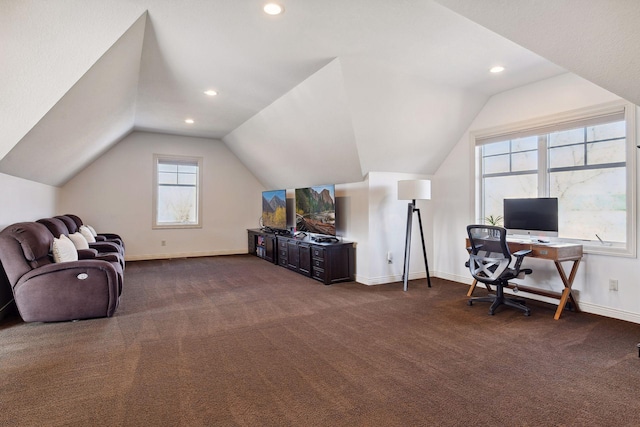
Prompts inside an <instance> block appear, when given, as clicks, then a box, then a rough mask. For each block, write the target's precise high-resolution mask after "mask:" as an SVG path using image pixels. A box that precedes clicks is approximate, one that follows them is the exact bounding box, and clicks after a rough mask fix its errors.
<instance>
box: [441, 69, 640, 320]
mask: <svg viewBox="0 0 640 427" xmlns="http://www.w3.org/2000/svg"><path fill="white" fill-rule="evenodd" d="M618 99H619V98H618V97H617V96H615V95H613V94H612V93H610V92H607V91H606V90H604V89H602V88H600V87H598V86H595V85H594V84H592V83H590V82H588V81H586V80H584V79H582V78H580V77H577V76H575V75H573V74H563V75H561V76H558V77H554V78H551V79H548V80H543V81H540V82H537V83H534V84H531V85H528V86H524V87H521V88H518V89H514V90H511V91H507V92H503V93H501V94H498V95H496V96H494V97H492V98H491V99H490V100H489V101H488V102H487V104H486V106H485V107H484V108H483V110H482V111H481V112H480V114H479V115H478V117H476V119H475V120H474V121H473V123H472V124H471V126H470V127H469V129H468V130H467V131H466V132H465V133H464V135H463V136H462V137H461V139H460V141H459V142H458V144H457V145H456V146H455V147H454V149H453V150H452V151H451V153H450V154H449V156H448V157H447V159H446V160H445V162H444V163H443V164H442V165H441V166H440V168H439V170H438V171H437V173H436V179H435V187H436V191H437V194H438V203H437V204H436V205H435V211H434V224H435V227H434V233H435V236H434V239H435V247H436V248H438V251H437V254H436V257H435V267H434V269H435V270H436V272H437V273H436V274H437V275H438V276H439V277H443V278H447V279H451V280H456V281H460V282H465V283H471V278H470V275H469V272H468V271H467V269H466V267H465V266H464V262H465V261H466V260H467V259H468V256H467V253H466V251H465V248H464V239H465V237H466V228H465V227H466V226H467V224H470V223H473V222H476V221H477V220H476V219H475V218H474V177H473V175H472V174H473V170H474V169H473V162H474V159H473V157H474V151H473V148H472V145H471V142H470V138H469V132H470V131H477V130H481V129H486V128H491V127H494V126H500V125H506V124H510V123H514V122H518V121H523V120H529V119H534V118H538V117H543V116H548V115H551V114H555V113H562V112H566V111H570V110H575V109H580V108H585V107H590V106H594V105H598V104H602V103H606V102H610V101H615V100H618ZM638 187H640V186H638ZM526 263H527V266H529V267H531V268H532V269H533V270H534V273H533V274H532V275H530V276H528V277H527V279H525V283H526V284H527V285H533V286H540V287H544V288H549V289H554V290H561V289H562V282H561V281H560V277H559V276H558V273H557V272H556V271H555V267H554V265H553V263H551V262H546V261H542V260H535V259H528V260H527V261H526ZM639 273H640V261H638V259H635V258H634V259H630V258H619V257H611V256H600V255H592V254H590V255H585V257H584V258H583V262H582V263H581V265H580V268H579V270H578V275H577V277H576V280H575V282H574V289H576V290H577V293H576V296H577V298H578V301H579V303H580V308H581V309H582V310H583V311H586V312H591V313H596V314H601V315H605V316H609V317H615V318H620V319H625V320H630V321H634V322H637V323H640V304H638V301H639V300H640V286H639V284H640V283H639V282H638V276H639ZM610 278H613V279H617V280H618V281H619V290H618V291H617V292H612V291H609V279H610Z"/></svg>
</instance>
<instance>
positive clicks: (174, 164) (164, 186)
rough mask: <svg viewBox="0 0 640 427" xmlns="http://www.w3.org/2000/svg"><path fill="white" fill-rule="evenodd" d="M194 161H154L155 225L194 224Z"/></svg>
mask: <svg viewBox="0 0 640 427" xmlns="http://www.w3.org/2000/svg"><path fill="white" fill-rule="evenodd" d="M198 172H199V168H198V162H197V161H172V160H158V163H157V189H156V190H157V197H156V203H157V206H156V224H157V225H196V224H198Z"/></svg>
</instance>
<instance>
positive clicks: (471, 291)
mask: <svg viewBox="0 0 640 427" xmlns="http://www.w3.org/2000/svg"><path fill="white" fill-rule="evenodd" d="M477 284H478V281H477V280H476V279H473V283H472V284H471V287H470V288H469V292H467V296H468V297H470V296H471V295H473V291H475V289H476V285H477Z"/></svg>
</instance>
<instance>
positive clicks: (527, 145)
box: [474, 104, 635, 256]
mask: <svg viewBox="0 0 640 427" xmlns="http://www.w3.org/2000/svg"><path fill="white" fill-rule="evenodd" d="M634 118H635V108H634V107H633V106H630V105H626V104H624V105H623V104H616V105H608V106H606V107H603V108H600V109H596V110H590V111H584V112H576V113H572V114H571V115H566V116H563V117H556V118H555V121H554V120H553V119H548V120H546V121H545V122H542V123H536V124H535V125H532V124H531V123H530V124H528V126H529V127H527V124H523V127H520V128H518V129H514V128H512V129H508V130H506V131H505V130H504V129H502V130H493V131H488V132H487V131H485V132H483V133H478V134H475V135H474V143H475V145H476V156H477V165H478V167H479V173H478V174H477V179H478V192H477V196H478V202H479V203H477V205H478V206H477V208H478V209H477V215H478V217H479V218H481V219H484V218H487V217H490V216H493V217H494V218H495V217H499V216H501V215H502V202H503V199H505V198H512V197H557V198H558V208H559V212H558V219H559V238H560V239H563V240H568V241H577V242H581V243H583V244H584V245H585V250H586V251H587V252H589V251H591V252H603V253H618V254H622V255H630V256H635V197H634V195H635V187H634V183H635V178H634V177H635V161H634V160H635V151H634V150H635V144H634V140H635V119H634ZM599 239H602V241H603V242H604V243H603V242H601V241H600V240H599Z"/></svg>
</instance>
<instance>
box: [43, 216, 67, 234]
mask: <svg viewBox="0 0 640 427" xmlns="http://www.w3.org/2000/svg"><path fill="white" fill-rule="evenodd" d="M36 222H39V223H40V224H42V225H44V226H45V227H47V229H48V230H49V231H50V232H51V234H53V237H56V238H59V237H60V235H61V234H64V235H65V236H68V235H69V229H68V228H67V226H66V225H65V223H64V222H63V221H62V220H61V219H59V218H42V219H39V220H38V221H36Z"/></svg>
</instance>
